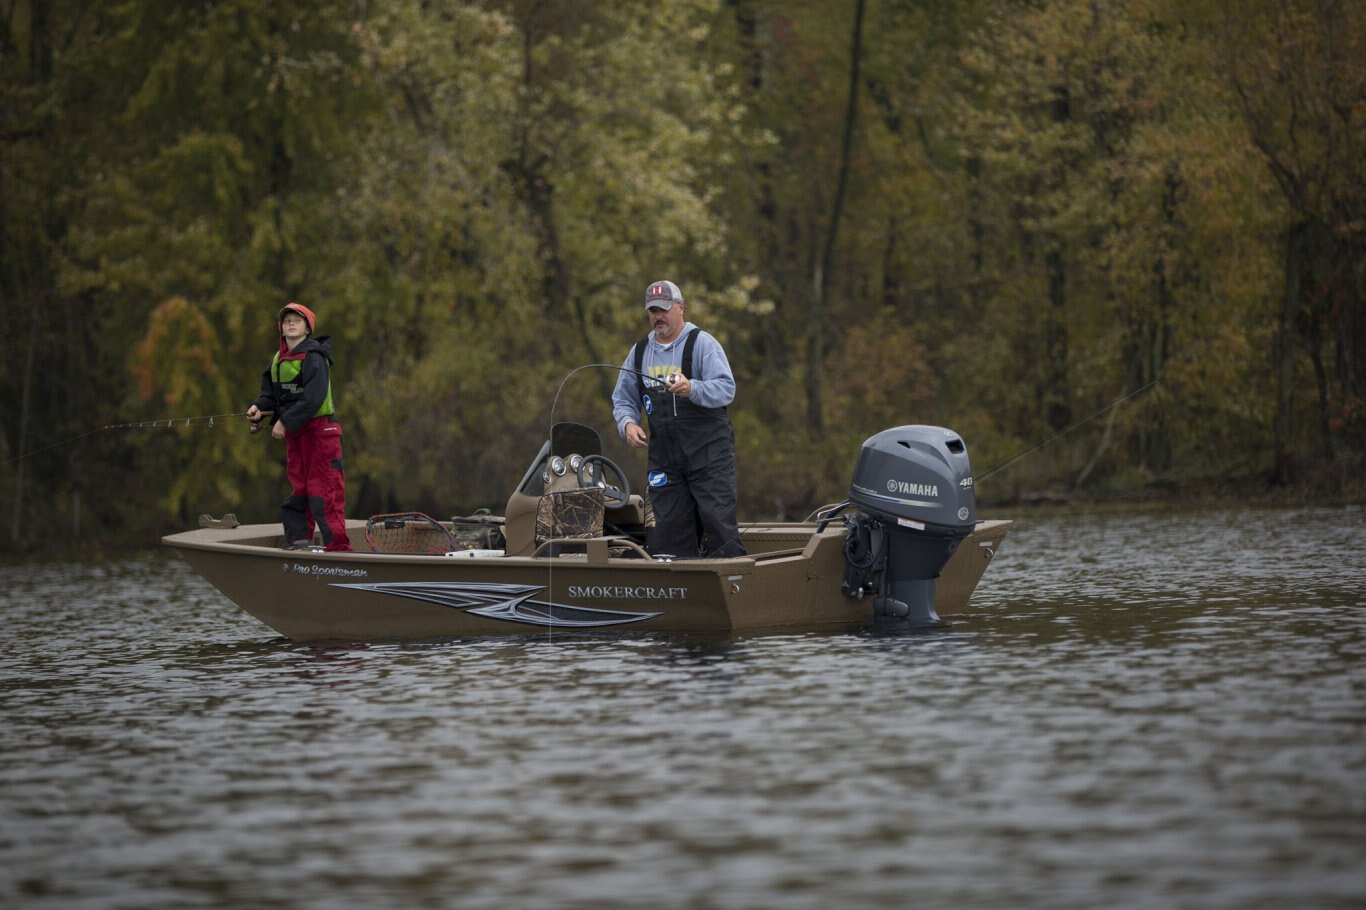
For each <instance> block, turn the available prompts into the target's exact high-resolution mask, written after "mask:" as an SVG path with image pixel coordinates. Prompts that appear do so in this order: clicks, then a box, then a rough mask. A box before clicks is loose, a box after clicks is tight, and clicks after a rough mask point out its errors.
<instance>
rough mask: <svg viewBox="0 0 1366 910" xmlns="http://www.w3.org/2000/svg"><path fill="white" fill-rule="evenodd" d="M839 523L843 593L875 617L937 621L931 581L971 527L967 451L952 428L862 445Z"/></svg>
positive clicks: (973, 505) (905, 432)
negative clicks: (862, 601) (865, 602)
mask: <svg viewBox="0 0 1366 910" xmlns="http://www.w3.org/2000/svg"><path fill="white" fill-rule="evenodd" d="M849 501H850V504H852V505H854V506H857V507H858V508H859V510H860V511H858V512H856V513H854V514H852V515H847V516H846V517H845V519H844V521H845V524H846V525H847V526H848V528H849V534H848V536H847V537H846V538H845V546H844V555H845V572H844V584H843V586H842V590H843V592H844V594H845V595H846V596H849V597H862V596H863V595H865V594H869V593H873V592H876V596H875V597H874V598H873V612H874V614H876V615H878V616H890V617H895V618H899V619H910V620H912V621H916V622H937V621H938V620H939V614H938V613H936V612H935V609H934V589H935V579H936V578H938V577H939V573H940V571H941V570H942V569H943V568H944V565H945V564H946V563H947V562H948V561H949V557H950V556H952V555H953V552H954V551H955V550H957V549H958V544H959V543H961V542H962V540H963V538H965V537H967V536H968V535H969V534H971V533H972V529H973V527H974V525H975V524H976V515H977V500H976V496H975V495H974V493H973V488H972V468H971V467H970V466H969V465H968V449H967V446H966V445H964V444H963V440H962V438H961V437H959V435H958V434H957V433H955V432H954V431H953V430H947V429H945V428H943V427H926V426H905V427H896V428H895V429H891V430H884V431H882V432H881V433H878V434H877V435H876V436H873V437H871V438H870V439H868V440H867V441H866V442H864V443H863V450H862V451H861V452H860V453H859V458H858V464H857V465H855V467H854V479H853V481H852V482H851V483H850V485H849Z"/></svg>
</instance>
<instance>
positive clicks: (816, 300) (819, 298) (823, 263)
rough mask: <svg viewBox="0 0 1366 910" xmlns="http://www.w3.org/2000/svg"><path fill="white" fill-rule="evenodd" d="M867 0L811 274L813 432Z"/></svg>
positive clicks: (852, 42)
mask: <svg viewBox="0 0 1366 910" xmlns="http://www.w3.org/2000/svg"><path fill="white" fill-rule="evenodd" d="M866 5H867V4H866V0H858V6H857V7H856V8H855V10H854V31H853V34H852V35H851V36H850V39H849V98H848V103H847V104H846V106H845V111H844V136H843V140H842V143H841V149H840V164H839V177H838V179H837V180H836V183H835V198H834V200H833V202H832V203H831V206H830V221H829V223H828V224H827V225H826V229H825V244H824V248H823V249H822V250H821V252H820V255H819V256H817V257H815V263H814V268H813V269H812V275H811V304H810V307H809V309H808V311H807V322H806V415H807V423H808V425H809V426H810V427H811V430H812V432H813V433H817V434H820V433H823V432H824V431H825V416H824V407H823V404H822V391H823V380H822V376H821V373H822V370H821V366H822V361H823V360H824V353H825V345H824V341H825V309H826V295H827V291H828V289H829V282H830V268H831V265H832V263H833V261H834V258H835V242H836V239H837V237H838V234H839V223H840V215H841V213H842V210H843V208H844V194H845V188H846V186H847V184H848V182H849V157H850V150H851V149H852V147H853V144H854V124H855V123H856V122H857V120H858V86H859V66H860V61H861V58H862V57H863V11H864V8H865V6H866Z"/></svg>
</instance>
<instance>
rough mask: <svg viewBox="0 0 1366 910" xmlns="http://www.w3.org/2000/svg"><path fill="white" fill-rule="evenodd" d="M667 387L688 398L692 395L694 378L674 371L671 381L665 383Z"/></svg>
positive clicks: (672, 391)
mask: <svg viewBox="0 0 1366 910" xmlns="http://www.w3.org/2000/svg"><path fill="white" fill-rule="evenodd" d="M665 388H667V389H668V390H669V391H670V392H671V393H672V394H674V395H682V396H683V397H684V398H687V397H689V396H690V395H692V380H691V379H689V378H688V377H686V376H684V375H683V374H682V373H674V374H673V375H672V376H670V377H669V381H668V383H667V384H666V385H665Z"/></svg>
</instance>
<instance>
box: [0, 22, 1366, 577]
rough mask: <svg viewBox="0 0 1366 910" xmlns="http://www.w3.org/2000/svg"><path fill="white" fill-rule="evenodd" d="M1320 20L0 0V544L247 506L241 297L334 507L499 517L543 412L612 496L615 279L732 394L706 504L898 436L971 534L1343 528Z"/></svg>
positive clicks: (1348, 422)
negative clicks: (872, 439)
mask: <svg viewBox="0 0 1366 910" xmlns="http://www.w3.org/2000/svg"><path fill="white" fill-rule="evenodd" d="M1363 18H1366V6H1363V5H1362V4H1361V3H1360V2H1358V0H1127V2H1111V0H958V2H953V3H948V2H944V0H782V2H777V0H658V2H648V3H647V2H637V0H624V2H620V3H595V2H588V0H483V2H474V0H385V2H383V3H374V2H368V0H4V2H3V21H0V401H2V402H3V403H4V408H3V412H0V521H3V524H4V532H3V533H4V537H5V539H7V540H8V542H9V545H10V546H9V549H10V551H11V552H14V553H18V554H21V555H22V554H25V553H37V552H44V551H50V550H54V549H56V550H62V549H63V548H67V547H70V546H71V545H72V544H73V543H75V544H78V545H79V546H80V548H81V549H82V551H100V550H103V549H106V548H115V547H126V546H130V545H131V546H153V545H155V543H156V541H157V539H158V536H159V535H160V534H162V533H167V532H169V531H173V530H180V529H182V528H185V527H190V526H193V524H194V521H195V519H196V517H197V516H198V515H199V514H200V513H212V514H215V515H217V514H221V513H224V512H234V513H235V514H237V516H238V517H239V518H240V519H241V520H243V521H262V522H269V521H275V520H277V517H278V505H279V502H280V500H281V499H283V497H284V496H285V495H286V494H287V493H288V484H287V482H286V480H285V477H284V465H283V462H284V454H283V446H282V445H281V444H279V443H278V442H274V441H272V440H271V439H270V438H269V434H265V433H263V434H255V435H253V434H251V433H249V432H248V423H247V421H246V420H245V419H244V418H243V417H241V416H234V415H241V414H242V412H244V411H245V410H246V407H247V405H248V404H249V403H250V402H251V401H252V399H253V398H255V396H256V394H257V391H258V388H259V384H260V377H261V371H262V369H263V368H264V367H265V366H266V365H267V364H268V362H269V360H270V358H271V355H272V354H273V353H274V351H275V346H276V343H277V337H278V336H277V327H276V324H275V316H276V313H277V312H278V310H279V309H280V307H281V306H282V305H283V304H285V303H286V302H289V301H298V302H299V303H302V304H304V305H306V306H308V307H310V308H311V309H312V310H313V311H314V312H315V313H316V314H317V317H318V326H317V333H318V334H319V335H329V336H331V338H332V348H333V354H334V356H335V359H336V362H335V365H334V367H333V373H332V381H333V389H334V395H335V398H336V401H337V413H338V417H339V418H340V420H341V422H342V423H343V425H344V427H345V432H346V440H345V452H346V475H347V494H348V514H349V515H350V516H351V517H353V518H364V517H366V516H368V515H372V514H376V513H380V512H386V511H396V510H421V511H425V512H428V513H430V514H433V515H436V516H439V517H449V516H451V515H461V514H468V513H470V512H471V511H473V510H475V509H478V508H491V509H493V510H494V511H495V512H498V511H501V509H502V506H503V503H504V502H505V501H506V498H507V495H508V493H509V492H510V491H511V489H512V487H513V486H514V484H515V483H516V482H517V481H518V479H519V478H520V477H521V475H522V472H523V471H524V469H525V467H526V462H527V460H528V459H529V458H530V456H531V455H532V454H534V452H535V450H536V448H537V447H538V446H539V441H540V440H541V439H543V438H545V436H546V434H547V430H548V427H549V426H550V424H551V423H552V422H553V421H558V420H578V421H582V422H585V423H589V424H591V425H593V426H595V427H597V428H598V429H599V431H600V432H601V433H602V435H603V438H604V450H605V451H606V452H607V453H608V454H609V456H611V457H612V458H614V459H616V460H618V461H619V463H621V464H622V466H623V467H624V468H625V469H626V470H627V474H628V476H629V477H630V478H631V480H632V483H633V484H634V483H637V482H639V481H640V480H641V479H642V477H643V473H644V457H643V455H642V454H641V453H639V452H638V451H636V450H628V449H626V448H625V447H624V446H623V445H622V444H621V443H620V442H619V440H617V438H616V435H615V432H614V428H613V427H612V423H611V407H610V403H609V401H608V396H609V392H610V388H611V385H612V383H613V382H614V380H615V378H616V375H617V373H616V369H615V367H616V366H618V365H620V364H621V362H622V359H623V358H624V356H625V354H626V351H627V350H628V348H629V347H630V345H631V344H632V343H633V342H634V341H636V340H637V339H638V338H640V337H641V336H642V335H643V334H644V333H645V332H646V330H647V329H648V326H647V324H646V320H645V315H644V309H643V303H642V299H643V298H642V295H643V291H644V288H645V286H646V285H647V284H648V283H649V282H651V281H655V280H658V279H663V278H668V279H671V280H673V281H675V282H677V283H678V285H679V286H680V287H681V288H682V290H683V293H684V295H685V296H686V297H687V300H688V316H689V318H690V319H691V320H692V321H693V322H695V323H697V324H698V325H699V326H701V327H702V328H704V329H706V330H707V331H709V332H711V333H712V334H713V335H715V336H716V337H717V338H718V339H720V340H721V342H722V343H723V344H724V345H725V347H726V350H727V353H728V355H729V359H730V362H731V365H732V367H733V368H734V371H735V374H736V380H737V384H738V394H737V396H736V400H735V402H734V403H733V404H732V405H731V407H730V415H731V419H732V422H733V423H734V426H735V431H736V441H737V452H738V469H739V481H740V518H741V520H742V521H746V520H762V519H774V518H801V517H804V516H805V515H806V514H807V513H809V512H810V511H811V509H813V508H814V507H817V506H819V505H821V504H824V503H830V502H836V501H839V500H841V499H843V498H845V496H846V494H847V489H848V482H849V477H850V473H851V471H852V468H853V465H854V461H855V459H856V457H857V454H858V452H859V449H860V446H861V444H862V442H863V441H864V440H865V439H867V438H868V437H869V436H871V435H873V434H874V433H876V432H879V431H880V430H883V429H886V428H888V427H894V426H900V425H904V424H930V425H941V426H946V427H951V428H953V429H954V430H956V431H957V432H959V433H960V434H962V436H963V438H964V439H965V440H966V442H967V444H968V446H969V451H970V455H971V458H972V463H973V467H974V469H975V471H976V472H977V474H978V476H979V478H982V477H983V475H986V474H987V473H988V472H989V471H990V472H991V476H990V477H989V478H984V482H982V483H981V484H980V485H979V487H978V499H979V504H980V507H981V511H982V512H983V517H1008V516H1009V514H1010V513H1011V510H1012V509H1013V508H1023V507H1025V506H1026V505H1028V504H1029V503H1032V502H1037V501H1050V500H1057V499H1061V500H1063V501H1070V502H1075V501H1084V502H1093V503H1094V502H1108V501H1125V500H1135V499H1137V500H1140V501H1148V502H1154V501H1156V502H1172V503H1176V502H1186V501H1191V500H1199V499H1201V498H1204V497H1207V496H1215V495H1222V496H1236V497H1239V498H1248V499H1261V498H1266V497H1271V498H1273V499H1274V498H1275V497H1278V496H1279V497H1292V498H1295V499H1296V500H1298V501H1336V500H1344V499H1346V500H1354V501H1360V500H1361V499H1362V498H1363V497H1366V485H1363V481H1362V480H1361V478H1362V476H1363V474H1366V471H1364V470H1363V468H1366V312H1364V309H1366V308H1364V307H1363V300H1366V42H1364V41H1363ZM190 417H196V418H197V417H214V418H215V419H213V420H195V421H188V420H184V418H190ZM174 418H181V419H182V422H181V423H179V424H177V423H176V421H175V420H174ZM156 421H160V422H159V423H156ZM148 422H153V423H151V424H149V423H148ZM1017 456H1021V457H1018V458H1017ZM1012 459H1014V460H1012ZM1007 462H1009V464H1007ZM998 466H1004V469H1003V470H1000V471H992V469H993V468H995V467H998ZM987 513H990V514H989V515H988V514H987Z"/></svg>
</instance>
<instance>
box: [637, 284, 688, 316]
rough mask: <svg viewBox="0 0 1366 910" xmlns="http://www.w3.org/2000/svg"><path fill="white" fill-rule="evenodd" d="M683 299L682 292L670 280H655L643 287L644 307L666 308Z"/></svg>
mask: <svg viewBox="0 0 1366 910" xmlns="http://www.w3.org/2000/svg"><path fill="white" fill-rule="evenodd" d="M682 299H683V292H682V291H680V290H679V289H678V285H676V284H674V283H673V282H672V281H655V282H651V284H650V286H649V287H647V288H646V289H645V308H646V309H651V308H655V309H660V310H667V309H668V308H669V307H671V306H673V305H674V304H675V303H678V302H679V301H680V300H682Z"/></svg>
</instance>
